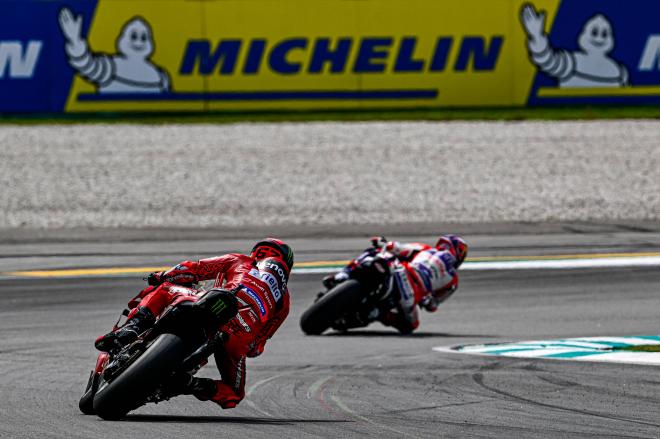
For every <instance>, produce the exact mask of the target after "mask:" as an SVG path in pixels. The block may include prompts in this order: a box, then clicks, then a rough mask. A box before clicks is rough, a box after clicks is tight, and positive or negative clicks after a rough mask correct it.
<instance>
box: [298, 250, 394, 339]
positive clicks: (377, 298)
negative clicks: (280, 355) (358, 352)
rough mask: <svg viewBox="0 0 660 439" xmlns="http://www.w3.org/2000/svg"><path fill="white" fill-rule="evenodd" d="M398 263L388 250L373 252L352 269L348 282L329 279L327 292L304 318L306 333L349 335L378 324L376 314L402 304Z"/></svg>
mask: <svg viewBox="0 0 660 439" xmlns="http://www.w3.org/2000/svg"><path fill="white" fill-rule="evenodd" d="M394 261H395V258H394V257H393V256H392V255H391V254H389V253H387V252H385V251H384V250H381V251H378V249H369V250H367V251H366V252H365V253H363V254H362V255H360V256H358V257H357V258H356V259H354V260H353V261H352V262H351V263H350V264H349V265H348V267H349V268H350V271H349V272H348V278H347V279H346V280H344V281H342V282H339V283H335V282H334V281H333V280H332V279H331V278H326V280H324V285H325V287H326V291H322V292H320V293H319V294H318V295H317V297H316V299H315V301H314V303H313V304H312V306H310V307H309V309H307V310H306V311H305V312H304V313H303V315H302V317H301V318H300V327H301V329H302V330H303V332H304V333H305V334H308V335H319V334H321V333H323V331H325V330H326V329H328V328H332V329H335V330H338V331H346V330H348V329H351V328H359V327H364V326H367V325H368V324H369V323H371V322H372V321H374V318H373V317H371V316H372V315H373V314H374V311H375V310H377V309H378V310H382V311H386V310H389V309H392V308H394V307H395V306H396V303H397V300H398V290H397V289H396V288H395V287H394V280H393V276H391V272H392V270H393V269H394Z"/></svg>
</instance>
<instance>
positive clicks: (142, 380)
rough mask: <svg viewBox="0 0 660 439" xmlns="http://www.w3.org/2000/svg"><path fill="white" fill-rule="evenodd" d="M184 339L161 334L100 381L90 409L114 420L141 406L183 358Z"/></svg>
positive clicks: (102, 416) (104, 417)
mask: <svg viewBox="0 0 660 439" xmlns="http://www.w3.org/2000/svg"><path fill="white" fill-rule="evenodd" d="M186 355H187V349H186V347H185V344H184V342H183V340H181V339H180V338H179V337H177V336H176V335H174V334H162V335H159V336H158V338H156V340H155V341H154V342H153V343H152V344H151V345H150V346H149V347H148V348H147V350H146V351H145V352H144V353H143V354H142V355H141V356H140V357H139V358H138V359H137V360H135V361H134V362H133V363H132V364H131V365H130V366H128V368H127V369H126V370H125V371H124V372H122V373H121V374H120V375H119V376H118V377H117V378H115V379H114V380H112V381H111V382H110V383H106V382H104V381H103V380H101V383H100V384H99V387H98V390H97V391H96V394H95V395H94V403H93V408H94V412H96V414H97V415H98V416H99V417H101V418H103V419H105V420H116V419H120V418H122V417H123V416H125V415H126V414H127V413H128V412H130V411H131V410H135V409H136V408H138V407H140V406H141V405H142V404H143V403H144V400H145V398H147V397H148V396H149V395H150V394H151V393H152V392H154V391H155V390H156V387H157V386H158V385H159V384H161V383H162V382H163V380H165V379H167V377H168V376H169V375H170V374H171V373H172V372H174V371H175V370H176V369H177V368H178V366H179V365H180V364H181V363H182V362H183V360H184V359H185V358H186Z"/></svg>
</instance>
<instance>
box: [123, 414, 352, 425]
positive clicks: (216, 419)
mask: <svg viewBox="0 0 660 439" xmlns="http://www.w3.org/2000/svg"><path fill="white" fill-rule="evenodd" d="M123 421H124V422H158V423H162V422H176V423H184V424H186V423H188V424H210V423H220V424H253V425H254V424H261V425H294V424H301V423H307V424H315V423H338V422H342V423H345V422H353V421H351V420H341V419H288V418H251V417H244V416H185V415H138V414H136V415H127V416H126V417H124V418H123Z"/></svg>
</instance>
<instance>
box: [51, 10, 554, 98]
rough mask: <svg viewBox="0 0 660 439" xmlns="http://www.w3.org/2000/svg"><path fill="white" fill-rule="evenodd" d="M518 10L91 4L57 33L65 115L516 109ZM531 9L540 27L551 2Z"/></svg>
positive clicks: (532, 71) (522, 63) (527, 69)
mask: <svg viewBox="0 0 660 439" xmlns="http://www.w3.org/2000/svg"><path fill="white" fill-rule="evenodd" d="M524 3H525V2H524V1H523V0H465V1H462V2H448V1H447V2H445V1H431V0H362V1H357V0H355V1H351V0H316V1H310V0H277V1H267V0H224V1H196V0H142V1H139V0H100V1H99V3H98V6H97V10H96V14H95V18H94V21H93V23H91V24H89V32H88V35H87V36H83V35H82V32H79V33H78V36H76V29H75V26H73V27H72V26H70V25H67V24H66V22H64V24H62V26H63V33H64V35H65V39H66V40H67V41H68V45H67V47H66V51H67V56H68V60H69V64H70V65H71V67H72V68H74V69H75V70H76V72H77V73H76V76H75V79H74V82H73V86H72V87H71V92H70V95H69V99H68V102H67V111H153V110H155V111H163V110H165V111H167V110H175V111H201V110H270V109H332V108H385V107H386V108H419V107H429V108H434V107H459V106H485V105H492V106H498V105H499V106H504V105H506V106H511V105H525V104H526V103H527V99H528V96H529V93H530V90H531V88H532V83H533V81H534V77H535V75H536V71H537V70H536V67H535V66H534V65H533V64H532V63H531V62H530V61H529V58H528V53H527V45H526V39H527V36H526V34H525V31H524V29H523V26H521V23H520V21H519V15H520V10H521V8H522V6H523V4H524ZM534 5H535V7H536V8H538V10H545V11H546V12H547V21H548V23H547V24H546V26H547V28H550V27H551V25H552V20H553V18H554V15H555V14H556V11H557V8H558V6H559V0H537V1H535V2H534ZM70 14H71V17H72V18H71V21H73V22H75V20H76V18H77V15H76V11H75V10H73V9H72V10H71V11H70ZM60 21H61V22H62V20H60ZM65 26H69V27H68V28H65Z"/></svg>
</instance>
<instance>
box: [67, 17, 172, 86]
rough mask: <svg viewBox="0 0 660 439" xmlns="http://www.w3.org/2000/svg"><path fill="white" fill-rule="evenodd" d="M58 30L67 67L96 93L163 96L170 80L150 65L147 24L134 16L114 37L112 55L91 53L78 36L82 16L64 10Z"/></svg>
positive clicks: (150, 43)
mask: <svg viewBox="0 0 660 439" xmlns="http://www.w3.org/2000/svg"><path fill="white" fill-rule="evenodd" d="M59 22H60V28H61V29H62V33H63V34H64V38H65V39H66V48H65V49H66V54H67V56H68V57H69V64H70V65H71V67H73V68H74V69H75V70H76V71H78V73H79V74H80V75H81V76H82V77H83V78H85V79H86V80H87V81H89V82H91V83H93V84H95V85H96V87H97V89H98V92H99V93H166V92H169V91H170V78H169V76H168V74H167V72H165V71H164V70H163V69H161V68H160V67H158V66H156V65H154V64H153V63H152V62H151V61H150V58H151V55H152V54H153V53H154V41H153V37H152V33H151V28H150V26H149V23H147V22H146V21H145V20H144V19H142V18H140V17H135V18H133V19H131V20H129V21H128V22H126V24H124V27H123V28H122V30H121V33H120V34H119V36H118V37H117V43H116V44H117V52H118V53H116V54H115V55H106V54H103V53H93V52H91V51H90V49H89V46H88V44H87V41H85V40H84V39H83V38H82V37H81V31H82V15H78V16H77V17H76V16H74V14H73V13H72V12H71V10H69V9H67V8H63V9H62V10H61V11H60V14H59Z"/></svg>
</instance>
